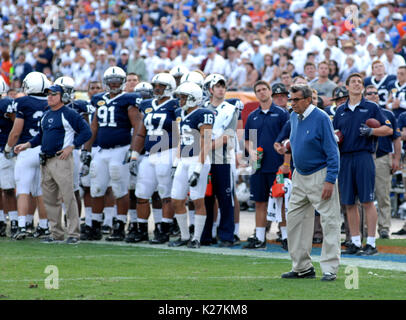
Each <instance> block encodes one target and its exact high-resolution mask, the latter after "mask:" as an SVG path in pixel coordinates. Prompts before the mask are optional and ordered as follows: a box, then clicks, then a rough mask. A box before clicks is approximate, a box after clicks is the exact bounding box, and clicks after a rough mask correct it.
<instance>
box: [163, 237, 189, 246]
mask: <svg viewBox="0 0 406 320" xmlns="http://www.w3.org/2000/svg"><path fill="white" fill-rule="evenodd" d="M189 241H190V239H188V240H182V238H179V239H178V240H175V241H171V242H169V243H168V247H181V246H186V245H187V244H188V243H189Z"/></svg>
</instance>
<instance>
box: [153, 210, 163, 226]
mask: <svg viewBox="0 0 406 320" xmlns="http://www.w3.org/2000/svg"><path fill="white" fill-rule="evenodd" d="M152 213H153V215H154V223H161V222H162V209H154V208H153V209H152Z"/></svg>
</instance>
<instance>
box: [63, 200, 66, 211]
mask: <svg viewBox="0 0 406 320" xmlns="http://www.w3.org/2000/svg"><path fill="white" fill-rule="evenodd" d="M62 210H63V212H64V213H65V214H66V207H65V202H62Z"/></svg>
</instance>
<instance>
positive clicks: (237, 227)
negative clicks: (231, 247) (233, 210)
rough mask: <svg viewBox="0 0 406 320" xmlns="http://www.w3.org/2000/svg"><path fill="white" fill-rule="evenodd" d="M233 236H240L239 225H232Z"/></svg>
mask: <svg viewBox="0 0 406 320" xmlns="http://www.w3.org/2000/svg"><path fill="white" fill-rule="evenodd" d="M234 234H235V235H236V236H238V235H239V234H240V223H239V222H238V223H234Z"/></svg>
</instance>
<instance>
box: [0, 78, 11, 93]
mask: <svg viewBox="0 0 406 320" xmlns="http://www.w3.org/2000/svg"><path fill="white" fill-rule="evenodd" d="M8 89H9V88H8V85H7V83H6V81H4V79H3V77H1V76H0V94H3V93H7V91H8Z"/></svg>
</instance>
